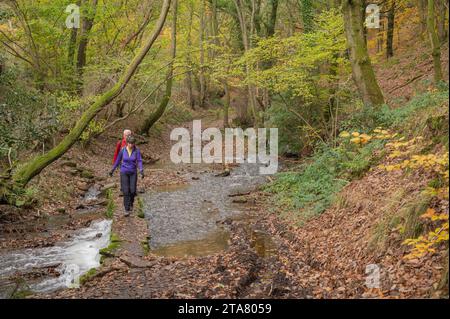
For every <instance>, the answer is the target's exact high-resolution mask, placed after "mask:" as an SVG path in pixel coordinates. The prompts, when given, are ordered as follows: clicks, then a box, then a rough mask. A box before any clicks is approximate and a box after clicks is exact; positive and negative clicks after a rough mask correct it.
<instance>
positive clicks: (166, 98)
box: [141, 0, 178, 134]
mask: <svg viewBox="0 0 450 319" xmlns="http://www.w3.org/2000/svg"><path fill="white" fill-rule="evenodd" d="M177 7H178V4H177V0H174V1H173V9H172V10H173V21H172V42H171V47H170V51H171V53H170V54H171V56H170V58H171V59H172V62H171V63H170V64H169V70H168V71H167V82H166V90H165V92H164V96H163V98H162V100H161V102H160V103H159V106H158V108H157V109H156V110H155V112H153V113H152V114H151V115H150V116H149V117H148V118H147V119H146V120H145V121H144V124H143V125H142V128H141V134H147V133H148V131H149V130H150V128H151V127H152V126H153V125H154V124H155V123H156V122H157V121H158V120H159V119H160V118H161V116H162V115H163V114H164V111H165V110H166V108H167V105H168V104H169V101H170V97H171V96H172V86H173V64H174V60H175V57H176V55H177Z"/></svg>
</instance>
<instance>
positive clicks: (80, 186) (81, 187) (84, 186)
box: [77, 182, 89, 192]
mask: <svg viewBox="0 0 450 319" xmlns="http://www.w3.org/2000/svg"><path fill="white" fill-rule="evenodd" d="M77 188H78V189H79V190H81V191H84V192H86V191H88V190H89V184H88V183H85V182H78V183H77Z"/></svg>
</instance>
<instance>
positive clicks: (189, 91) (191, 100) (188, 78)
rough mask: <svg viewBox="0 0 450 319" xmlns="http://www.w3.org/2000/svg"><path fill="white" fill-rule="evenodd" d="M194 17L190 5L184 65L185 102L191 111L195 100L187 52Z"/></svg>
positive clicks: (189, 56)
mask: <svg viewBox="0 0 450 319" xmlns="http://www.w3.org/2000/svg"><path fill="white" fill-rule="evenodd" d="M193 16H194V8H193V6H192V4H191V5H190V6H189V22H188V26H187V28H188V31H187V34H186V38H187V39H186V43H187V47H188V50H187V53H186V64H187V67H188V69H189V71H187V72H186V79H185V82H186V89H187V100H188V103H189V107H191V108H192V109H194V107H195V99H194V94H193V92H192V71H191V68H192V58H191V52H190V51H189V50H190V49H189V48H191V47H192V39H191V32H192V19H193Z"/></svg>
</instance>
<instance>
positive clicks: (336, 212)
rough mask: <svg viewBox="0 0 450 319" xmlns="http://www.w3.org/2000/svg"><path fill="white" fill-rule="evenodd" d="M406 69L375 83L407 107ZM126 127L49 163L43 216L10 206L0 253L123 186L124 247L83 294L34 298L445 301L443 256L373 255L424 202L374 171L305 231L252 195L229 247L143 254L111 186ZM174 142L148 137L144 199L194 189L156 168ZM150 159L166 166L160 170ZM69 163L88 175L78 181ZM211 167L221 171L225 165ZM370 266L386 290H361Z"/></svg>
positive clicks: (120, 224)
mask: <svg viewBox="0 0 450 319" xmlns="http://www.w3.org/2000/svg"><path fill="white" fill-rule="evenodd" d="M443 56H448V55H447V54H443ZM402 63H406V62H403V61H402V62H400V64H399V65H398V66H395V67H394V68H391V67H390V69H391V71H390V73H389V74H386V72H387V71H386V70H385V69H380V70H378V75H379V76H380V75H382V76H381V77H383V78H384V79H385V80H384V81H383V80H380V83H381V85H382V86H383V90H384V91H385V92H390V93H389V95H390V98H392V99H395V98H399V97H402V98H404V99H409V98H410V93H411V92H412V91H414V90H415V89H416V86H415V85H416V84H415V81H413V82H411V83H409V84H407V85H405V86H402V85H403V84H404V83H406V82H408V81H410V80H411V76H410V75H409V74H413V73H414V74H416V72H415V71H417V70H416V69H414V68H411V72H410V73H404V71H402V72H403V73H404V74H401V75H399V74H397V75H396V74H395V72H397V71H396V70H397V69H398V70H405V66H404V65H403V64H402ZM419 65H420V66H421V68H422V69H423V70H424V72H425V73H426V74H427V75H424V77H425V76H428V74H429V70H428V69H429V68H430V66H431V64H430V61H428V60H427V61H423V62H420V63H419ZM444 65H448V61H447V62H446V63H444ZM425 73H424V74H425ZM394 78H395V82H394V80H393V79H394ZM390 79H391V80H390ZM400 86H402V87H400ZM400 92H401V93H400ZM205 114H206V113H201V112H200V113H198V114H196V117H197V118H204V119H205V120H206V121H208V126H214V125H215V124H217V123H215V122H214V119H211V116H210V115H209V116H206V115H205ZM209 114H210V113H209ZM205 116H206V117H205ZM205 126H206V125H205ZM205 126H204V127H205ZM122 129H123V128H122V127H119V128H117V129H115V130H114V132H113V133H108V132H107V133H106V134H104V135H102V136H100V137H99V138H97V139H95V140H94V141H93V142H92V144H91V145H88V146H87V147H84V148H82V147H81V146H77V147H76V148H74V149H73V150H71V151H70V152H68V153H67V154H66V155H65V156H64V157H63V158H62V159H60V160H58V161H57V162H56V163H54V164H52V167H50V168H49V169H48V170H46V171H45V172H44V173H43V174H42V176H41V177H40V178H39V179H37V180H36V181H35V182H34V185H35V186H37V187H38V188H39V189H42V190H45V191H41V193H40V195H41V198H42V201H43V203H44V204H43V205H42V209H41V210H35V209H32V208H30V209H29V211H28V214H25V215H23V214H22V215H21V216H22V217H18V214H17V212H16V211H14V210H13V209H11V208H10V207H8V208H6V207H3V208H4V209H5V210H7V211H8V214H6V217H4V219H3V220H2V222H1V224H0V226H1V229H0V233H1V234H3V235H2V237H1V238H0V254H1V252H2V251H9V250H13V249H16V248H19V247H20V248H24V247H42V246H49V245H52V244H54V243H55V242H58V241H60V240H63V239H64V238H67V237H68V236H70V232H71V231H73V230H74V229H77V228H80V227H84V226H86V225H87V224H89V223H90V222H91V221H92V220H94V219H96V218H98V217H99V216H101V214H103V212H104V210H105V208H104V207H101V208H99V212H97V213H95V212H94V213H92V214H87V215H83V217H81V218H78V217H75V216H77V215H76V211H77V206H79V198H80V196H82V195H83V194H84V192H85V191H86V190H87V189H88V187H89V186H90V185H92V183H94V182H95V183H100V184H102V185H108V184H112V183H115V184H116V187H114V188H113V190H114V191H113V192H114V198H115V203H116V210H115V213H114V217H113V226H112V227H113V229H112V231H113V232H114V233H116V234H118V235H119V237H120V239H121V241H122V243H121V245H120V247H119V248H118V249H117V250H116V251H115V252H114V253H113V256H111V257H109V258H107V259H106V261H105V263H104V264H103V265H102V266H101V268H100V269H99V270H98V272H97V275H96V276H94V277H93V278H91V279H90V280H88V281H87V282H86V283H85V284H84V285H82V287H81V288H79V289H66V290H60V291H57V292H55V293H51V294H47V295H42V294H39V295H31V296H29V297H30V298H380V297H381V298H429V297H435V298H436V297H441V296H443V295H445V294H447V295H448V292H445V291H439V290H437V289H436V288H438V287H437V286H436V284H435V283H437V282H439V280H440V276H441V274H442V267H441V266H440V265H441V264H442V259H443V258H448V257H446V256H443V255H439V254H437V255H434V256H432V257H430V258H428V259H426V260H425V261H421V262H419V261H418V260H410V261H406V260H405V259H403V258H402V257H403V255H404V254H405V248H404V246H401V245H400V243H401V240H400V239H399V238H398V236H397V235H396V233H395V232H391V233H388V234H387V240H386V242H385V243H384V246H383V247H381V248H378V249H374V248H373V247H372V246H371V245H370V243H371V242H372V238H371V236H372V235H373V230H374V228H375V227H377V225H378V224H379V223H380V221H382V220H383V219H384V218H385V212H386V209H387V208H388V207H391V208H392V207H394V208H395V207H401V206H402V205H404V204H405V202H407V201H408V200H410V199H412V198H415V197H417V196H418V193H419V190H420V189H422V188H423V186H424V185H423V184H424V183H425V181H423V180H421V179H420V178H419V177H417V176H414V175H412V176H407V177H405V176H402V175H401V174H396V173H392V172H385V171H381V170H378V169H373V170H371V171H370V172H368V173H367V174H366V175H365V176H363V177H362V178H361V179H359V180H356V181H354V182H352V183H351V184H349V185H348V186H347V187H345V188H344V190H343V191H342V192H341V193H340V194H339V200H338V201H337V203H336V204H334V205H333V206H332V207H330V208H329V209H328V210H326V211H325V212H324V213H323V214H321V215H320V216H318V217H317V218H314V219H311V220H310V221H308V222H306V223H305V224H304V225H302V226H296V225H295V224H294V223H292V222H291V221H290V220H289V219H286V218H283V217H281V216H280V214H279V212H277V211H276V210H275V209H274V208H273V207H272V205H271V198H270V196H269V195H268V194H267V193H264V192H261V191H255V192H252V193H251V194H248V195H246V196H245V200H244V201H245V202H246V204H245V205H244V204H243V205H242V207H243V210H245V212H246V214H247V216H248V218H246V219H245V220H239V219H232V218H231V219H227V220H224V221H223V222H224V223H226V224H227V227H228V228H229V229H230V238H229V242H228V249H226V250H224V251H221V252H218V253H215V254H212V255H209V256H203V257H188V258H176V257H161V256H157V255H154V254H152V253H146V252H145V250H144V248H143V246H142V244H141V243H142V242H144V241H146V240H147V236H148V235H149V234H148V225H147V222H146V220H145V219H142V218H139V217H137V216H136V214H133V215H132V216H130V217H127V218H125V217H123V215H122V209H121V207H122V206H121V200H122V198H121V197H119V196H118V188H117V182H118V177H117V173H116V175H115V176H114V177H113V178H109V177H106V175H107V172H108V171H109V169H110V162H111V159H110V157H111V156H110V154H111V153H112V151H113V148H114V145H115V143H116V141H117V140H118V138H119V137H120V133H121V131H122ZM169 132H170V130H169V128H167V129H166V130H164V131H163V132H162V133H161V134H162V138H161V137H151V138H150V140H147V141H146V142H145V143H144V144H140V145H139V147H140V148H141V150H142V153H143V154H144V155H145V158H144V159H145V162H146V164H145V171H146V178H145V179H144V180H139V188H142V189H143V190H144V191H148V190H150V189H152V188H154V187H157V186H167V185H174V184H185V183H189V180H186V179H185V178H183V176H184V175H185V173H186V171H180V170H177V169H175V168H174V167H171V166H167V167H165V166H164V165H163V166H158V163H159V162H164V161H165V160H166V159H167V156H168V154H169V147H170V144H169V138H168V134H169ZM165 141H167V142H165ZM155 159H159V161H157V162H156V164H155V163H154V161H155ZM68 163H72V164H68ZM73 163H75V164H73ZM74 165H75V166H76V167H78V168H81V169H79V170H78V171H76V170H75V171H74ZM200 169H203V168H200ZM205 169H208V170H211V169H212V170H217V172H220V171H222V167H213V168H211V167H208V168H205ZM188 170H189V169H188ZM83 172H84V173H83ZM86 172H90V173H92V174H93V176H89V175H90V174H89V173H86ZM217 178H224V179H225V178H227V177H217ZM61 181H64V182H65V183H66V185H67V186H66V187H65V188H62V189H59V188H55V187H52V186H51V185H55V183H56V182H58V183H61ZM58 192H66V193H67V194H65V195H64V194H60V193H58ZM42 193H44V194H42ZM55 198H58V200H54V199H55ZM61 198H66V199H65V200H62V199H61ZM441 205H447V207H443V208H444V209H446V210H448V203H441ZM49 215H50V216H69V217H68V219H69V222H63V223H62V226H61V227H56V226H55V227H54V228H49V227H48V225H43V224H40V222H39V221H40V220H41V219H42V217H43V216H49ZM249 224H250V225H251V229H252V230H253V231H254V230H257V231H260V232H261V233H264V234H267V235H268V236H270V238H271V241H272V242H273V244H274V245H275V247H276V248H275V249H272V250H271V251H270V253H262V254H261V252H260V251H259V250H258V247H257V245H255V238H254V236H253V235H252V234H254V232H252V231H250V232H249ZM42 231H45V232H46V235H45V236H42V234H40V233H42ZM39 234H40V235H39ZM150 235H151V234H150ZM369 264H377V265H379V266H380V268H381V282H382V287H381V288H380V289H376V290H373V289H372V290H371V289H368V288H366V285H365V278H366V274H365V269H366V266H367V265H369Z"/></svg>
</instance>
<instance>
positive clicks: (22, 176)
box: [0, 0, 171, 197]
mask: <svg viewBox="0 0 450 319" xmlns="http://www.w3.org/2000/svg"><path fill="white" fill-rule="evenodd" d="M170 2H171V1H170V0H164V3H163V5H162V10H161V14H160V16H159V19H158V21H157V23H156V25H155V27H154V30H153V32H152V33H151V35H150V36H149V38H148V39H147V41H145V43H144V44H143V45H142V47H141V48H140V50H139V52H138V53H137V54H136V56H135V57H134V59H133V60H132V61H131V63H130V64H129V66H128V67H127V68H126V69H125V70H124V72H123V74H122V76H121V77H120V79H119V80H118V81H117V83H116V84H115V85H114V86H113V87H112V88H111V89H109V90H108V91H107V92H105V93H104V94H102V95H101V96H99V97H98V98H97V99H96V100H95V101H94V102H93V104H92V105H91V106H89V107H88V108H87V110H86V111H84V113H83V114H82V115H81V117H80V119H79V120H78V121H77V123H76V124H75V126H74V127H73V128H72V129H71V130H70V132H69V134H67V135H66V136H65V137H64V138H63V140H62V141H61V142H60V143H59V144H58V145H57V146H56V147H54V148H53V149H51V150H50V151H49V152H47V153H45V154H43V155H39V156H36V157H35V158H33V159H32V160H30V161H29V162H26V163H24V164H23V165H20V166H19V168H18V169H17V171H16V172H14V174H13V175H12V177H11V179H12V181H13V182H14V184H16V185H18V186H21V187H23V186H25V185H26V184H27V183H28V182H29V181H30V180H31V179H32V178H33V177H34V176H36V175H38V174H39V173H40V172H41V171H42V170H43V169H44V168H46V167H47V166H48V165H50V164H51V163H52V162H53V161H55V160H57V159H58V158H59V157H61V156H62V155H63V154H64V153H66V152H67V151H68V150H69V149H70V147H71V146H72V145H73V144H74V143H75V142H76V141H77V140H78V138H79V137H80V135H81V134H82V133H83V131H84V130H85V129H86V127H87V126H88V125H89V122H90V121H91V120H92V119H93V118H94V117H95V115H97V114H98V113H99V112H100V111H101V110H102V109H103V108H104V107H105V106H107V105H108V104H109V103H110V102H111V101H112V100H114V98H116V97H117V96H118V95H119V94H120V93H121V92H122V91H123V90H124V89H125V87H126V86H127V84H128V82H129V81H130V79H131V78H132V77H133V75H134V73H135V72H136V70H137V68H138V66H139V65H140V64H141V62H142V61H143V59H144V58H145V56H146V55H147V53H148V51H149V50H150V48H151V47H152V45H153V43H154V42H155V40H156V39H157V38H158V36H159V34H160V32H161V30H162V28H163V26H164V22H165V20H166V17H167V12H168V10H169V7H170ZM3 193H4V192H3ZM0 195H2V197H3V196H4V195H5V194H0Z"/></svg>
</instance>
